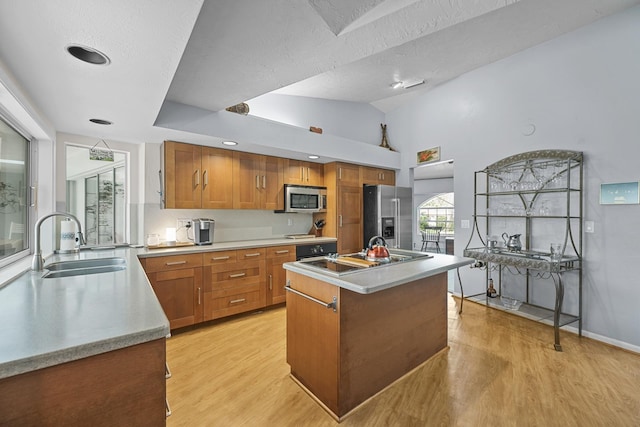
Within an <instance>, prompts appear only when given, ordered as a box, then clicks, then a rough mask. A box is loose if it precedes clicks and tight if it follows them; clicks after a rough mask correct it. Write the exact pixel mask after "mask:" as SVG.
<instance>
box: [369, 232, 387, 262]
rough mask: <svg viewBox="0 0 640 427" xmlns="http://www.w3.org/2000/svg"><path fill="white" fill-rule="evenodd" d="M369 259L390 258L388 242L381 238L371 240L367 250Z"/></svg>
mask: <svg viewBox="0 0 640 427" xmlns="http://www.w3.org/2000/svg"><path fill="white" fill-rule="evenodd" d="M366 257H367V259H372V260H380V259H385V258H389V250H388V249H387V242H386V241H385V240H384V238H382V237H380V236H373V237H372V238H371V239H370V240H369V246H368V248H367V255H366Z"/></svg>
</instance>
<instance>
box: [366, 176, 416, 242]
mask: <svg viewBox="0 0 640 427" xmlns="http://www.w3.org/2000/svg"><path fill="white" fill-rule="evenodd" d="M363 194H364V196H363V197H364V200H363V210H364V219H363V223H364V226H363V238H364V247H365V248H366V247H367V245H368V244H369V239H371V237H373V236H382V237H383V238H384V239H385V241H386V242H387V246H388V247H389V248H399V249H409V250H410V249H412V236H413V233H412V232H411V231H412V227H411V216H412V215H411V213H412V191H411V188H408V187H394V186H391V185H365V186H364V192H363Z"/></svg>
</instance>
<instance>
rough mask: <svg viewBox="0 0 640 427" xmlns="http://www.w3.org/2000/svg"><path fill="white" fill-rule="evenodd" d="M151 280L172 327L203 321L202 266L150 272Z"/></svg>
mask: <svg viewBox="0 0 640 427" xmlns="http://www.w3.org/2000/svg"><path fill="white" fill-rule="evenodd" d="M149 281H150V282H151V286H152V287H153V290H154V292H155V293H156V296H157V297H158V301H160V305H161V306H162V309H163V310H164V314H165V315H166V316H167V318H168V319H169V324H170V326H171V329H176V328H182V327H184V326H189V325H193V324H195V323H199V322H202V267H197V268H186V269H182V270H169V271H159V272H155V273H150V274H149Z"/></svg>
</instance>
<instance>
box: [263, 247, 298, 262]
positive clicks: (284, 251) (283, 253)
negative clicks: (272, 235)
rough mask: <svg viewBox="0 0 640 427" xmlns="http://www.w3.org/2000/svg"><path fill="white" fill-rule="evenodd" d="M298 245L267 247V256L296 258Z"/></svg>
mask: <svg viewBox="0 0 640 427" xmlns="http://www.w3.org/2000/svg"><path fill="white" fill-rule="evenodd" d="M295 255H296V247H295V246H294V245H289V246H273V247H270V248H267V258H269V259H271V258H292V259H294V260H295Z"/></svg>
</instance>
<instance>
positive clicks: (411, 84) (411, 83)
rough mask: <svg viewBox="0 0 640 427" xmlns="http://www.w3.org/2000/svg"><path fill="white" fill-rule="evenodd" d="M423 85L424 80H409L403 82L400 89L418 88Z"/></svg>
mask: <svg viewBox="0 0 640 427" xmlns="http://www.w3.org/2000/svg"><path fill="white" fill-rule="evenodd" d="M423 84H424V80H410V81H408V82H405V83H404V84H403V85H402V87H403V88H405V89H409V88H410V87H414V86H419V85H423Z"/></svg>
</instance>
